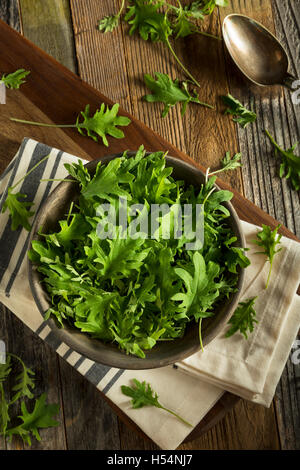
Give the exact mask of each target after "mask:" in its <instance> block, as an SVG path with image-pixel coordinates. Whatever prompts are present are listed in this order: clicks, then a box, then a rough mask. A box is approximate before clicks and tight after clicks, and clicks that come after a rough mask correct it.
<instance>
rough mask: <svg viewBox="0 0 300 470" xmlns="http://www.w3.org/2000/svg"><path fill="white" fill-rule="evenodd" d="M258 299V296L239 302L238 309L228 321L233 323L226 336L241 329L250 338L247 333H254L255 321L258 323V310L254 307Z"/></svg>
mask: <svg viewBox="0 0 300 470" xmlns="http://www.w3.org/2000/svg"><path fill="white" fill-rule="evenodd" d="M256 299H257V296H256V297H252V298H251V299H248V300H245V301H244V302H240V303H239V305H238V307H237V309H236V310H235V312H234V314H233V315H232V317H231V318H230V320H229V322H228V323H229V324H231V327H230V329H229V330H228V331H227V333H226V334H225V336H226V338H229V337H230V336H232V335H234V334H235V333H236V332H237V331H239V332H240V333H241V334H242V335H244V337H245V338H246V339H248V334H247V333H252V331H253V330H254V323H258V321H257V320H256V318H255V317H256V312H255V310H254V307H253V306H254V303H255V301H256Z"/></svg>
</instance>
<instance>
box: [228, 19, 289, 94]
mask: <svg viewBox="0 0 300 470" xmlns="http://www.w3.org/2000/svg"><path fill="white" fill-rule="evenodd" d="M223 37H224V42H225V44H226V47H227V49H228V52H229V54H230V55H231V57H232V59H233V61H234V62H235V63H236V65H237V66H238V68H239V69H240V70H241V72H243V74H244V75H245V76H246V77H247V78H248V79H249V80H251V81H252V82H254V83H255V84H257V85H260V86H269V85H284V86H286V87H288V88H290V89H294V88H293V82H294V81H295V80H296V78H295V77H293V76H292V75H291V74H289V73H288V66H289V62H288V57H287V55H286V52H285V50H284V49H283V47H282V45H281V44H280V42H279V41H278V40H277V38H276V37H275V36H274V35H273V34H272V33H271V32H270V31H268V30H267V29H266V28H265V27H264V26H263V25H261V24H260V23H258V22H257V21H255V20H253V19H252V18H249V17H248V16H245V15H239V14H231V15H228V16H226V18H225V19H224V22H223Z"/></svg>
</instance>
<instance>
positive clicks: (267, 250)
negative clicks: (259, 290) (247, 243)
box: [253, 224, 282, 289]
mask: <svg viewBox="0 0 300 470" xmlns="http://www.w3.org/2000/svg"><path fill="white" fill-rule="evenodd" d="M280 227H281V224H279V225H277V227H276V228H275V229H274V230H273V231H272V230H271V227H269V226H268V225H264V224H262V231H261V232H258V233H257V234H256V236H257V238H258V240H253V242H254V243H255V244H256V245H258V246H261V247H262V248H263V249H264V250H263V251H260V252H259V253H263V254H264V255H266V257H267V258H268V260H269V263H270V269H269V274H268V278H267V283H266V289H267V287H268V285H269V281H270V277H271V271H272V265H273V260H274V256H275V255H276V253H278V252H279V251H281V250H282V248H279V249H278V250H276V246H277V245H279V244H280V240H281V237H282V235H278V230H279V228H280Z"/></svg>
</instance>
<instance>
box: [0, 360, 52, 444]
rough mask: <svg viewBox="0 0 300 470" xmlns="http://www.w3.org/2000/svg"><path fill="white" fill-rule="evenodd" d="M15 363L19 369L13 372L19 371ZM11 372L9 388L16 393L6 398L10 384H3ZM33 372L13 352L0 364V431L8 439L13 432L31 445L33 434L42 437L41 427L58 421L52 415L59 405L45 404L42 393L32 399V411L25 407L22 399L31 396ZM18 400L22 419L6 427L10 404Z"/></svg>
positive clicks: (27, 398) (9, 418) (39, 438)
mask: <svg viewBox="0 0 300 470" xmlns="http://www.w3.org/2000/svg"><path fill="white" fill-rule="evenodd" d="M18 364H19V366H20V365H21V372H19V373H16V371H18ZM12 372H13V373H14V375H15V378H14V380H15V385H14V386H13V387H12V391H13V392H16V393H15V395H14V396H13V397H12V399H11V400H10V401H9V400H8V398H7V396H8V395H9V393H8V392H9V390H8V388H9V387H8V386H7V387H5V385H7V382H8V378H9V376H10V374H11V373H12ZM34 375H35V374H34V372H33V371H32V370H31V369H29V368H28V367H27V366H26V365H25V364H24V362H23V361H22V359H21V358H20V357H18V356H16V355H15V354H11V353H10V354H7V358H6V363H5V364H0V435H2V436H4V438H8V439H11V438H12V436H14V435H17V436H20V437H21V438H22V440H23V441H24V442H25V443H27V444H28V445H31V437H32V436H34V437H35V438H36V439H37V440H38V441H40V440H41V437H40V434H39V430H40V429H42V428H49V427H53V426H58V425H59V423H58V422H57V421H55V420H54V419H53V417H54V416H55V415H57V414H58V412H59V405H57V404H52V405H47V404H46V394H45V393H43V394H42V395H40V396H39V397H38V398H36V399H35V403H34V407H33V410H32V412H29V411H28V409H27V406H26V402H25V399H26V400H27V402H28V401H29V402H32V401H33V400H34V395H33V390H34V388H35V382H34ZM17 403H18V405H20V410H21V414H20V415H19V416H18V419H20V420H21V421H22V422H21V423H19V424H16V426H12V427H8V425H9V423H10V421H11V416H10V413H11V412H10V409H11V406H12V405H13V404H17ZM14 421H15V419H14Z"/></svg>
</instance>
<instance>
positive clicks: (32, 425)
mask: <svg viewBox="0 0 300 470" xmlns="http://www.w3.org/2000/svg"><path fill="white" fill-rule="evenodd" d="M46 399H47V395H46V393H43V394H42V395H41V396H40V397H38V398H37V399H36V401H35V405H34V408H33V410H32V412H31V413H30V412H29V411H28V410H27V407H26V404H25V402H24V401H23V402H22V403H21V415H19V416H18V418H19V419H21V420H22V421H23V423H21V424H19V425H18V426H15V427H13V428H9V429H6V431H5V437H8V438H10V439H11V438H12V436H13V435H18V436H20V437H21V438H22V440H23V441H24V442H26V443H27V444H28V445H31V435H32V436H34V437H35V438H36V440H37V441H40V440H41V436H40V434H39V430H40V429H44V428H50V427H53V426H58V425H59V422H58V421H55V420H54V419H53V416H55V415H57V413H58V412H59V405H56V404H54V405H47V404H46Z"/></svg>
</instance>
